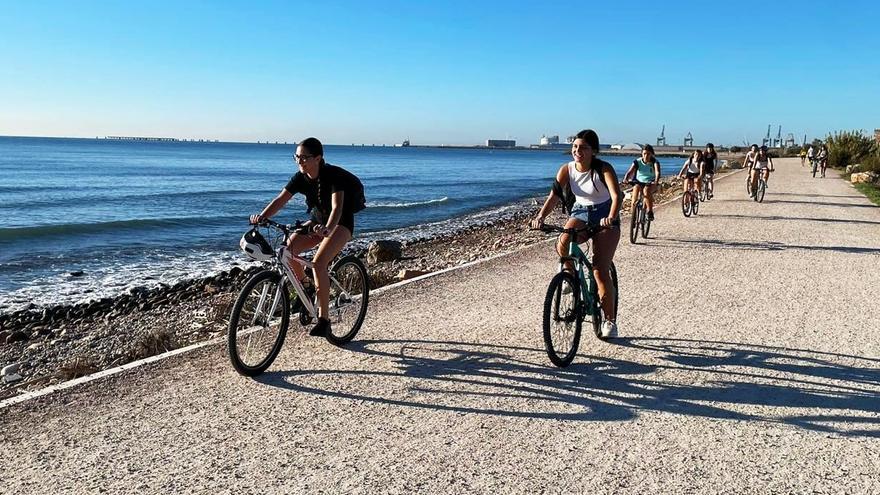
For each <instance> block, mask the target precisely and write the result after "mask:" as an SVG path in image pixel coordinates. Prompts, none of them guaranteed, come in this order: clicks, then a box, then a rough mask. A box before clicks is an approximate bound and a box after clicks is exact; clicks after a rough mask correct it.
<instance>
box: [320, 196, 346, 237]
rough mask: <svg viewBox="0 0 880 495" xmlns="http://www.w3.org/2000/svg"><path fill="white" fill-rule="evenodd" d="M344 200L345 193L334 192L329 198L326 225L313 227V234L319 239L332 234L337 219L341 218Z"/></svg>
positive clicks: (337, 222)
mask: <svg viewBox="0 0 880 495" xmlns="http://www.w3.org/2000/svg"><path fill="white" fill-rule="evenodd" d="M344 200H345V191H335V192H333V194H332V195H331V196H330V204H331V206H330V217H329V218H328V219H327V225H315V233H316V234H318V235H320V236H321V237H328V236H330V234H331V233H333V229H335V228H336V226H337V225H339V219H340V218H342V205H343V201H344Z"/></svg>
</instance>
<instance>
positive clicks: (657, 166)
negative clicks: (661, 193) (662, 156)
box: [654, 159, 660, 184]
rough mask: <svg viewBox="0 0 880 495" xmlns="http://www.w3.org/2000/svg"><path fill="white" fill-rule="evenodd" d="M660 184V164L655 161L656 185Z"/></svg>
mask: <svg viewBox="0 0 880 495" xmlns="http://www.w3.org/2000/svg"><path fill="white" fill-rule="evenodd" d="M659 183H660V162H659V161H657V160H656V159H655V160H654V184H659Z"/></svg>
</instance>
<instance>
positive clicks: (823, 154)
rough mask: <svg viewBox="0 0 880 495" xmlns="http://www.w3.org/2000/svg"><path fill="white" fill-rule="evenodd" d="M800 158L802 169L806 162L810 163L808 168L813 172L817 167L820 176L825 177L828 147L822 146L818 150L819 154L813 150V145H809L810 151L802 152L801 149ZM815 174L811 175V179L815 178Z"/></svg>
mask: <svg viewBox="0 0 880 495" xmlns="http://www.w3.org/2000/svg"><path fill="white" fill-rule="evenodd" d="M800 157H801V167H803V166H804V165H805V164H806V162H807V160H809V161H810V168H812V169H813V170H815V169H816V168H817V167H818V168H819V170H820V171H821V176H822V177H823V178H824V177H825V168H826V167H827V166H828V145H826V144H824V143H823V144H822V146H821V147H820V148H819V152H818V153H816V150H815V149H814V148H813V145H812V144H811V145H810V149H808V150H803V149H801V153H800ZM815 176H816V174H815V172H814V173H813V177H815Z"/></svg>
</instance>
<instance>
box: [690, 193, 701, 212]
mask: <svg viewBox="0 0 880 495" xmlns="http://www.w3.org/2000/svg"><path fill="white" fill-rule="evenodd" d="M691 198H693V199H691V203H693V204H692V205H691V212H692V213H693V214H694V215H696V214H697V212H698V211H700V198H699V197H698V196H697V193H696V191H695V192H692V193H691Z"/></svg>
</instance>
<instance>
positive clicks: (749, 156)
mask: <svg viewBox="0 0 880 495" xmlns="http://www.w3.org/2000/svg"><path fill="white" fill-rule="evenodd" d="M757 157H758V145H757V144H753V145H752V146H751V147H750V148H749V152H748V153H746V157H745V158H744V159H743V167H745V168H748V173H749V184H752V183H753V179H754V176H753V174H754V168H755V159H756V158H757ZM752 191H754V188H752V189H750V192H749V197H753V196H754V195H755V194H754V192H752Z"/></svg>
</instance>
